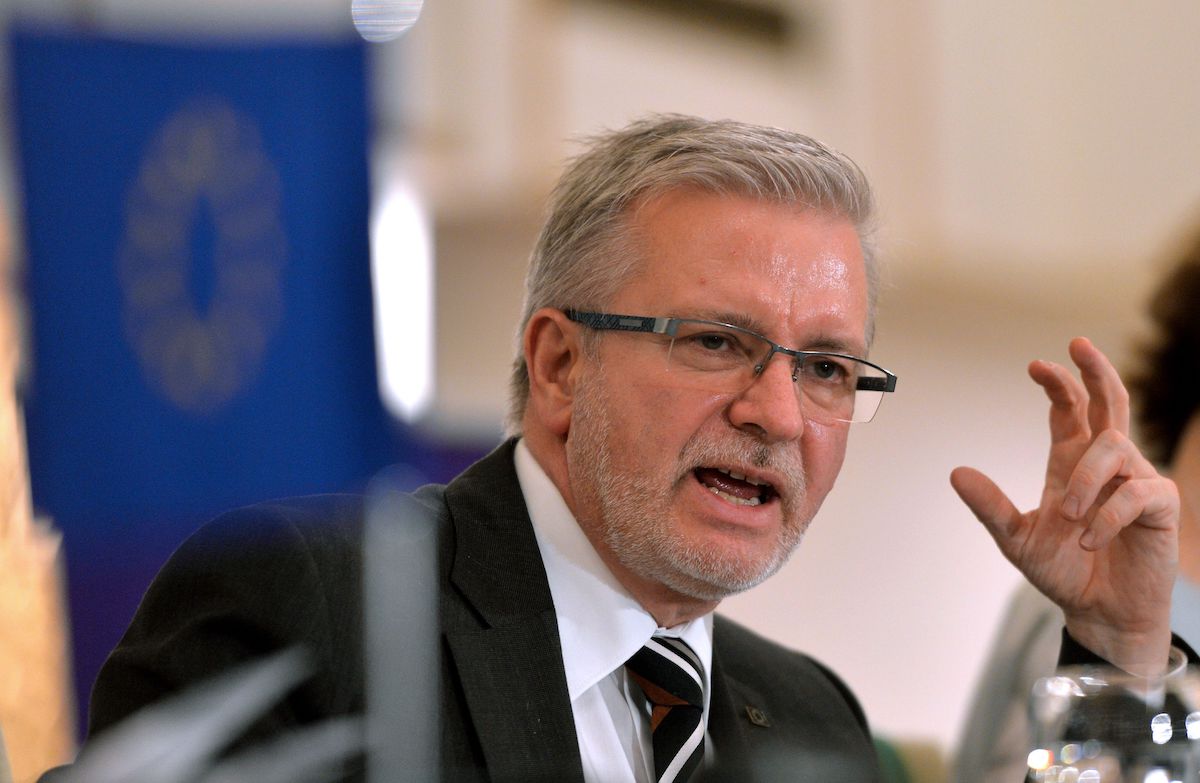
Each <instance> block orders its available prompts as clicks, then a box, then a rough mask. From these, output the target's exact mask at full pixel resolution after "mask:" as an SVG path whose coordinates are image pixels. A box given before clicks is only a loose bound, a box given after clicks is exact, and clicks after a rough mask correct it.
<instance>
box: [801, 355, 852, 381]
mask: <svg viewBox="0 0 1200 783" xmlns="http://www.w3.org/2000/svg"><path fill="white" fill-rule="evenodd" d="M810 372H811V374H812V375H813V376H815V377H817V378H820V379H821V380H827V381H829V380H834V381H836V380H841V379H842V378H843V377H844V376H845V375H846V368H845V367H842V366H841V365H840V364H838V363H837V362H832V361H829V360H827V359H826V360H822V361H815V362H813V363H812V364H811V365H810Z"/></svg>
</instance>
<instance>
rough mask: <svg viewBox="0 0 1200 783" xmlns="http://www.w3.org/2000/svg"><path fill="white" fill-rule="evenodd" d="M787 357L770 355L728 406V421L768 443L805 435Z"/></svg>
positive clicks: (797, 394)
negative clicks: (744, 388) (761, 368)
mask: <svg viewBox="0 0 1200 783" xmlns="http://www.w3.org/2000/svg"><path fill="white" fill-rule="evenodd" d="M792 364H793V363H792V360H791V357H790V356H787V355H784V354H781V355H772V356H771V358H770V359H768V360H767V363H766V365H765V366H764V367H763V370H762V372H761V373H759V374H758V375H757V376H755V377H754V380H753V381H751V383H750V386H749V387H747V388H746V390H745V391H743V392H742V393H741V394H739V395H738V396H737V397H736V398H734V400H733V402H732V403H730V405H729V421H730V423H731V424H733V426H735V427H737V428H738V429H740V430H745V431H748V432H751V433H752V434H754V435H755V436H756V437H760V438H763V439H764V440H769V441H788V440H795V439H797V438H799V437H800V436H801V435H803V434H804V425H805V422H804V414H803V413H802V412H801V410H800V390H799V387H797V385H796V382H795V381H793V380H792V370H793V367H792Z"/></svg>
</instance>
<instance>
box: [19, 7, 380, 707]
mask: <svg viewBox="0 0 1200 783" xmlns="http://www.w3.org/2000/svg"><path fill="white" fill-rule="evenodd" d="M10 52H11V56H12V64H11V66H12V67H11V73H12V81H13V98H14V102H15V105H14V106H13V116H14V119H15V129H16V138H17V147H18V153H19V170H20V179H21V186H22V195H23V218H24V238H25V243H24V244H25V249H26V254H27V258H26V270H27V271H26V276H27V279H26V281H25V282H26V287H27V292H26V294H27V297H28V301H29V309H30V315H31V324H30V326H31V331H32V338H31V345H30V348H31V354H32V357H31V359H32V365H31V375H30V383H29V386H28V390H27V392H28V393H27V399H26V415H27V428H28V438H29V464H30V472H31V480H32V487H33V498H34V504H35V507H36V509H37V510H38V511H39V512H41V513H44V514H46V515H48V516H50V517H51V518H52V519H53V520H54V521H55V523H56V524H57V525H58V526H59V527H60V528H61V529H62V530H63V533H64V541H65V549H66V556H67V564H68V587H69V596H70V605H71V606H70V608H71V615H72V623H73V625H74V636H75V640H76V661H75V662H76V676H77V681H78V686H79V692H80V693H81V694H86V693H87V692H88V689H89V688H90V684H91V682H92V680H93V679H94V676H95V673H96V671H97V669H98V667H99V665H100V663H101V661H102V660H103V657H104V655H105V654H106V653H107V651H108V650H109V649H111V647H112V646H113V645H114V644H115V642H116V640H117V638H118V637H119V634H120V632H121V630H122V629H123V628H124V627H125V625H126V624H127V623H128V620H129V617H130V616H131V615H132V612H133V609H134V607H135V605H136V601H137V600H138V598H139V597H140V594H141V592H142V591H143V590H144V589H145V587H146V584H147V583H148V581H149V578H150V576H151V575H152V574H153V573H154V571H155V570H157V568H158V566H159V565H161V563H162V561H163V559H164V558H165V556H166V555H167V553H169V551H170V550H171V549H173V548H174V547H175V546H176V545H177V544H178V543H179V542H180V541H181V540H182V539H183V538H184V537H185V536H186V535H187V534H188V533H189V532H191V531H192V530H193V529H194V528H195V527H196V526H197V525H198V524H200V523H201V522H203V521H204V520H205V519H207V518H209V517H211V516H212V515H214V514H215V513H217V512H219V511H222V510H224V509H227V508H229V507H230V506H235V505H238V504H243V503H247V502H251V501H255V500H261V499H265V498H268V497H272V496H280V495H291V494H297V493H309V492H320V491H331V490H343V489H355V488H358V487H360V486H361V484H362V483H364V482H365V480H366V479H367V478H368V477H369V476H370V475H371V474H372V473H373V472H375V471H376V470H377V469H378V468H380V467H381V466H383V465H384V464H386V463H387V462H389V461H390V458H392V457H393V456H394V453H393V451H392V448H391V444H392V443H394V441H393V440H392V439H391V433H390V432H389V429H390V425H389V423H388V418H387V416H386V415H385V413H384V411H383V409H382V406H381V404H380V401H379V396H378V392H377V384H376V373H375V355H374V344H373V336H372V330H373V321H372V302H371V291H370V270H369V255H368V232H367V219H368V173H367V149H368V147H367V137H368V111H367V98H366V76H365V58H364V50H363V45H362V44H361V42H359V41H357V40H342V41H336V42H329V41H321V42H287V43H271V44H263V45H248V44H233V43H221V44H215V43H214V44H199V43H197V44H187V43H169V44H168V43H149V42H145V41H140V42H134V41H127V40H115V39H111V38H99V37H95V36H86V35H77V34H74V33H64V32H53V31H47V30H36V29H22V28H17V29H16V30H15V32H14V33H13V36H12V40H11V41H10Z"/></svg>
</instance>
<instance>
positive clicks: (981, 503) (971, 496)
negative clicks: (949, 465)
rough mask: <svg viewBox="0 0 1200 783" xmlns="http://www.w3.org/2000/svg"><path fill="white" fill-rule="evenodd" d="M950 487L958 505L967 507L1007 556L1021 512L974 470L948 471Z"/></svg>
mask: <svg viewBox="0 0 1200 783" xmlns="http://www.w3.org/2000/svg"><path fill="white" fill-rule="evenodd" d="M950 486H952V487H954V491H955V492H957V493H958V496H959V497H960V498H962V502H964V503H966V504H967V508H969V509H971V513H973V514H974V515H975V517H976V519H978V520H979V521H980V522H982V523H983V526H984V527H986V528H987V530H988V532H989V533H991V534H992V538H994V539H995V540H996V544H997V545H999V547H1000V550H1001V551H1002V552H1004V553H1005V554H1006V555H1007V554H1008V552H1009V551H1010V548H1011V546H1010V542H1011V541H1012V538H1013V536H1014V534H1015V533H1016V532H1017V529H1018V528H1019V526H1020V523H1021V512H1020V511H1018V510H1017V507H1016V506H1014V505H1013V504H1012V501H1011V500H1009V499H1008V496H1007V495H1005V494H1004V491H1003V490H1001V489H1000V487H998V486H996V482H994V481H992V480H991V479H990V478H988V477H987V476H985V475H983V474H982V473H980V472H979V471H978V470H975V469H974V468H955V469H954V470H953V471H951V472H950Z"/></svg>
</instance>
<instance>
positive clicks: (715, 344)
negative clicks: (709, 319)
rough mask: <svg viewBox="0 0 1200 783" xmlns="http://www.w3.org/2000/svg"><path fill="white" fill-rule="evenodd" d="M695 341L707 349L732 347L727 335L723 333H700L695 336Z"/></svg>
mask: <svg viewBox="0 0 1200 783" xmlns="http://www.w3.org/2000/svg"><path fill="white" fill-rule="evenodd" d="M696 342H698V343H699V344H700V346H701V347H702V348H705V349H707V350H709V351H728V350H729V349H730V348H732V347H733V345H732V341H731V340H730V339H729V337H728V336H727V335H723V334H712V333H710V334H701V335H698V336H697V337H696Z"/></svg>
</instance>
